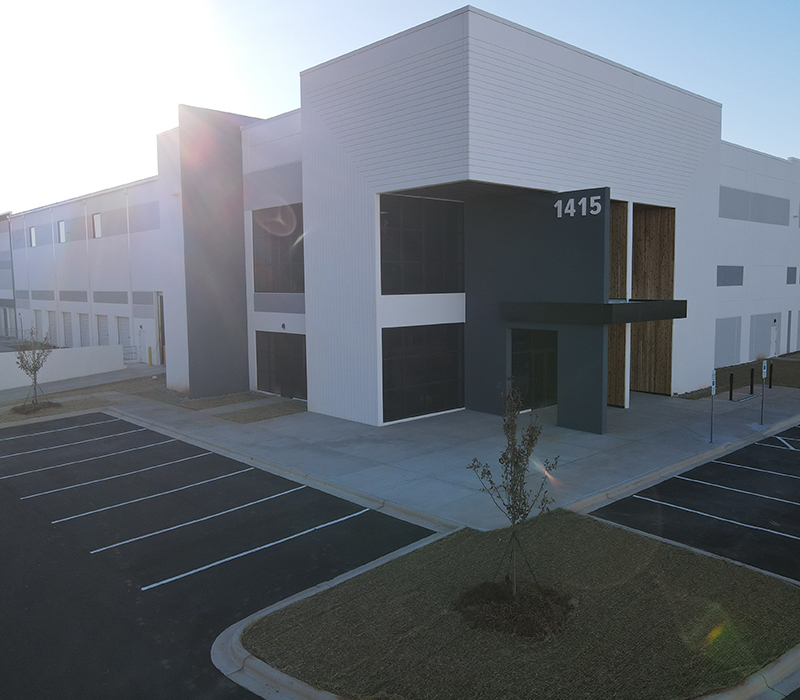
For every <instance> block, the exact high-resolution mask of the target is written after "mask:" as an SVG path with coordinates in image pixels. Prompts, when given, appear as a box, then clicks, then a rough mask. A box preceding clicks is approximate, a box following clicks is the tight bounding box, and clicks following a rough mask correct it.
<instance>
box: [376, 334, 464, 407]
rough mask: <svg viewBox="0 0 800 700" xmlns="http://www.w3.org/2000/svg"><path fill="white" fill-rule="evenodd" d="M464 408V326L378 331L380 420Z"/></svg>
mask: <svg viewBox="0 0 800 700" xmlns="http://www.w3.org/2000/svg"><path fill="white" fill-rule="evenodd" d="M463 406H464V324H463V323H450V324H445V325H437V326H407V327H404V328H384V329H383V420H384V421H393V420H398V419H400V418H410V417H412V416H421V415H424V414H426V413H437V412H439V411H447V410H449V409H452V408H461V407H463Z"/></svg>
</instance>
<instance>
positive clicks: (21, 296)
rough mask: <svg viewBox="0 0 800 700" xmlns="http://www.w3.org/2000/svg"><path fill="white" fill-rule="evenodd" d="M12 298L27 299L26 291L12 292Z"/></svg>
mask: <svg viewBox="0 0 800 700" xmlns="http://www.w3.org/2000/svg"><path fill="white" fill-rule="evenodd" d="M14 296H15V297H17V299H27V298H28V290H27V289H18V290H16V292H14Z"/></svg>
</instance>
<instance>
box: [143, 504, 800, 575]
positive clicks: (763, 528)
mask: <svg viewBox="0 0 800 700" xmlns="http://www.w3.org/2000/svg"><path fill="white" fill-rule="evenodd" d="M634 498H638V499H639V500H640V501H650V503H656V504H658V505H660V506H668V507H669V508H677V509H678V510H683V511H686V512H687V513H695V514H696V515H702V516H703V517H704V518H712V519H713V520H720V521H722V522H723V523H731V524H732V525H741V526H742V527H749V528H750V529H751V530H761V532H769V533H770V534H772V535H780V536H781V537H788V538H789V539H792V540H798V541H800V537H796V536H795V535H787V534H786V533H785V532H778V531H777V530H770V529H769V528H766V527H758V525H748V524H747V523H740V522H739V521H738V520H730V519H728V518H721V517H719V516H718V515H711V513H704V512H703V511H701V510H692V509H691V508H684V507H683V506H676V505H675V504H674V503H667V502H666V501H657V500H656V499H655V498H646V497H645V496H638V495H634ZM142 590H144V589H142Z"/></svg>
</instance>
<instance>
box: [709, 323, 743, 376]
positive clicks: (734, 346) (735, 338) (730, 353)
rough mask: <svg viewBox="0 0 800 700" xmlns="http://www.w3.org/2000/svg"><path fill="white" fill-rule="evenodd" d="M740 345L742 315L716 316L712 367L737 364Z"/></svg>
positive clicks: (739, 355)
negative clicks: (733, 316) (731, 316)
mask: <svg viewBox="0 0 800 700" xmlns="http://www.w3.org/2000/svg"><path fill="white" fill-rule="evenodd" d="M741 347H742V317H741V316H737V317H735V318H718V319H717V323H716V330H715V335H714V367H727V366H728V365H736V364H739V358H740V357H741Z"/></svg>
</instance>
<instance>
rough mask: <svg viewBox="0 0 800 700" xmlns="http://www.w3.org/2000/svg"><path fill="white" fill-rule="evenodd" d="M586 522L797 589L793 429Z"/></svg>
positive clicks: (797, 442) (798, 452)
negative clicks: (711, 557) (716, 558)
mask: <svg viewBox="0 0 800 700" xmlns="http://www.w3.org/2000/svg"><path fill="white" fill-rule="evenodd" d="M592 515H594V516H596V517H599V518H602V519H604V520H608V521H611V522H614V523H617V524H620V525H625V526H627V527H630V528H633V529H636V530H640V531H642V532H646V533H649V534H652V535H657V536H660V537H663V538H665V539H668V540H672V541H674V542H678V543H681V544H685V545H688V546H691V547H695V548H697V549H700V550H703V551H706V552H711V553H713V554H717V555H720V556H723V557H727V558H729V559H733V560H734V561H738V562H741V563H744V564H748V565H750V566H753V567H756V568H758V569H761V570H763V571H767V572H770V573H773V574H777V575H779V576H783V577H786V578H789V579H792V580H794V581H797V582H800V427H794V428H790V429H789V430H786V431H784V432H782V433H780V434H779V435H775V436H773V437H770V438H766V439H764V440H761V441H759V442H757V443H754V444H752V445H748V446H747V447H744V448H742V449H740V450H737V451H735V452H732V453H730V454H728V455H725V456H724V457H720V458H719V459H715V460H713V461H710V462H707V463H706V464H702V465H700V466H698V467H695V468H694V469H691V470H690V471H688V472H685V473H683V474H681V475H680V476H675V477H673V478H671V479H667V480H666V481H663V482H662V483H660V484H658V485H657V486H653V487H652V488H648V489H644V490H643V491H640V492H639V493H636V494H634V495H632V496H629V497H627V498H623V499H621V500H619V501H617V502H615V503H612V504H610V505H608V506H604V507H603V508H600V509H598V510H596V511H594V512H593V513H592Z"/></svg>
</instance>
